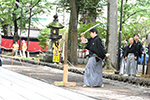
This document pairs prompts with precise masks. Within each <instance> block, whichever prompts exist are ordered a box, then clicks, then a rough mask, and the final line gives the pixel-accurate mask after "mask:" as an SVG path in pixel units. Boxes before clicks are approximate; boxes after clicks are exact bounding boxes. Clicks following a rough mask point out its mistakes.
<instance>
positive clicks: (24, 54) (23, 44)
mask: <svg viewBox="0 0 150 100" xmlns="http://www.w3.org/2000/svg"><path fill="white" fill-rule="evenodd" d="M26 50H27V45H26V42H25V40H23V41H22V51H23V57H25V58H26V53H25V51H26Z"/></svg>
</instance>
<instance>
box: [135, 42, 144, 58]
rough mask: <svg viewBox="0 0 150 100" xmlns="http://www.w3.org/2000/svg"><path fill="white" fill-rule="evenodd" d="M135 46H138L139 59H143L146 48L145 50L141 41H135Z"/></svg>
mask: <svg viewBox="0 0 150 100" xmlns="http://www.w3.org/2000/svg"><path fill="white" fill-rule="evenodd" d="M134 44H136V46H137V51H138V57H140V58H141V56H142V52H143V50H144V48H143V46H142V44H141V42H140V41H138V42H137V43H136V42H135V40H134Z"/></svg>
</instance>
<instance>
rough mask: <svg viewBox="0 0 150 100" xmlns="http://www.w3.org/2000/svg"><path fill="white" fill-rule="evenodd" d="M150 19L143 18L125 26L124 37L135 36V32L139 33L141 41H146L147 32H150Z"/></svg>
mask: <svg viewBox="0 0 150 100" xmlns="http://www.w3.org/2000/svg"><path fill="white" fill-rule="evenodd" d="M149 26H150V20H149V19H148V20H142V21H140V22H131V23H130V24H129V25H124V26H123V35H122V38H123V39H125V38H126V39H129V38H130V37H133V35H134V34H135V33H138V34H139V36H140V38H139V39H140V41H141V42H144V40H143V39H144V38H145V37H146V34H148V33H150V27H149Z"/></svg>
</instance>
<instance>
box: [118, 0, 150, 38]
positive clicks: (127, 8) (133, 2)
mask: <svg viewBox="0 0 150 100" xmlns="http://www.w3.org/2000/svg"><path fill="white" fill-rule="evenodd" d="M149 4H150V1H149V0H124V5H123V30H122V32H123V34H122V39H125V38H127V39H129V38H130V37H133V35H134V34H135V33H138V34H139V35H140V40H142V38H145V36H146V34H148V33H149V30H150V28H149V23H150V21H149V20H150V5H149ZM118 5H119V6H118V11H120V8H121V2H120V1H118ZM119 15H120V14H119ZM118 18H119V19H118V20H119V21H120V16H119V17H118Z"/></svg>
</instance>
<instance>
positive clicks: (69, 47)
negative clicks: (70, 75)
mask: <svg viewBox="0 0 150 100" xmlns="http://www.w3.org/2000/svg"><path fill="white" fill-rule="evenodd" d="M70 53H71V12H70V20H69V30H68V60H69V61H70Z"/></svg>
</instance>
